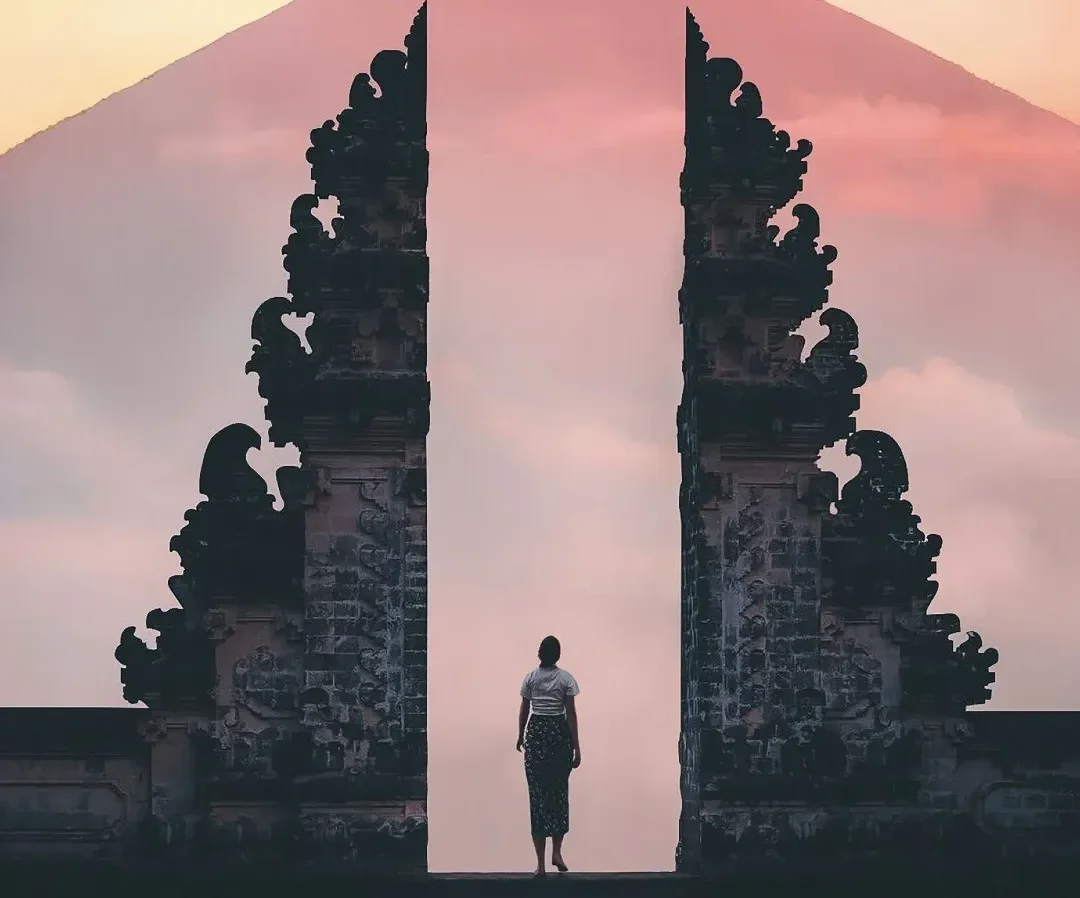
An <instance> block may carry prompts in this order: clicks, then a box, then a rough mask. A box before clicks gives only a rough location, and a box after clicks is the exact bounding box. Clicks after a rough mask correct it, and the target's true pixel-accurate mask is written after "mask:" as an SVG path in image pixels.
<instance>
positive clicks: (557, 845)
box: [551, 833, 567, 873]
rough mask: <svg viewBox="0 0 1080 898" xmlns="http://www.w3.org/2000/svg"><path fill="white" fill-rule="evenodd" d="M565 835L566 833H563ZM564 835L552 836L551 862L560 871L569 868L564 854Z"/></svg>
mask: <svg viewBox="0 0 1080 898" xmlns="http://www.w3.org/2000/svg"><path fill="white" fill-rule="evenodd" d="M563 835H565V833H564V834H563ZM562 840H563V837H562V836H552V837H551V863H552V865H553V866H554V867H555V869H556V870H558V871H559V872H560V873H565V872H566V870H567V867H566V861H564V860H563V856H562Z"/></svg>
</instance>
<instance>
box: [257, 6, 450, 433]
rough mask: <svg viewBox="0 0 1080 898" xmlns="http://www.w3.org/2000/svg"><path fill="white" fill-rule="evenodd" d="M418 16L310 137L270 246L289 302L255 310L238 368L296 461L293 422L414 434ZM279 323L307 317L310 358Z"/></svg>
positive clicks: (422, 42) (421, 225)
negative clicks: (300, 190)
mask: <svg viewBox="0 0 1080 898" xmlns="http://www.w3.org/2000/svg"><path fill="white" fill-rule="evenodd" d="M426 16H427V13H426V8H422V9H421V11H420V13H419V14H418V15H417V17H416V20H415V21H414V23H413V27H412V30H411V31H410V33H409V36H408V38H407V39H406V41H405V46H406V48H407V52H402V51H400V50H383V51H380V52H379V53H377V54H376V55H375V57H374V59H372V61H371V66H370V75H368V74H360V75H357V77H356V79H355V80H354V81H353V84H352V88H351V89H350V91H349V106H348V107H347V108H346V109H344V110H343V111H342V112H341V113H340V114H339V115H338V117H337V119H336V121H334V120H328V121H326V122H324V123H323V125H322V126H320V127H319V128H316V129H315V130H313V131H312V132H311V147H310V148H309V149H308V152H307V159H308V162H309V163H310V164H311V175H312V180H313V181H314V185H315V186H314V191H315V192H314V193H313V194H305V195H303V196H300V197H298V198H297V199H296V200H295V202H294V203H293V206H292V211H291V214H290V222H291V224H292V228H293V233H292V234H291V235H290V237H289V239H288V242H287V243H286V245H285V246H284V247H283V248H282V253H283V255H284V266H285V269H286V271H287V272H288V274H289V280H288V289H289V293H290V296H291V300H283V299H277V298H275V299H273V300H270V301H268V303H264V305H263V306H262V307H260V309H259V311H258V312H257V313H256V317H255V321H254V322H253V324H252V336H253V338H254V339H257V340H258V341H259V346H257V347H256V350H255V353H254V355H253V356H252V359H251V361H250V362H249V364H248V370H249V371H256V372H257V373H258V375H259V378H260V395H262V396H263V397H264V398H265V399H266V400H267V406H266V415H267V418H268V420H270V421H271V423H272V425H273V426H272V427H271V439H272V440H273V441H274V443H275V444H276V445H283V444H284V443H285V442H292V443H295V444H296V445H297V446H298V447H299V448H300V450H301V452H302V453H303V452H305V451H306V450H307V449H308V443H309V441H310V438H309V436H304V435H303V434H304V433H308V434H310V428H309V429H308V430H307V431H304V430H303V428H302V426H301V424H302V421H303V420H304V418H305V417H306V418H308V419H311V420H322V421H326V422H330V424H331V426H333V427H344V428H345V430H346V431H349V432H353V433H359V432H362V431H363V430H365V429H366V428H368V427H369V426H370V425H371V423H372V422H373V421H374V420H375V419H376V418H384V417H388V418H395V419H398V420H404V421H405V422H406V424H407V427H408V428H409V431H410V432H411V433H413V434H426V432H427V428H428V424H429V417H428V406H429V403H430V390H429V387H428V384H427V379H426V376H425V372H426V366H427V336H426V332H425V322H424V313H425V309H426V306H427V284H428V261H427V255H426V252H425V246H426V239H427V236H426V219H425V210H424V194H425V191H426V187H427V170H428V158H427V148H426V129H427V124H426V102H425V99H426V77H427V75H426V71H427V59H426V55H427V51H426V30H425V29H426ZM330 198H334V199H336V201H337V204H338V216H337V217H336V218H335V219H334V220H333V222H332V223H331V228H330V230H331V231H332V233H327V230H326V229H325V228H324V227H323V225H322V224H321V223H320V221H319V220H318V218H316V216H315V215H314V209H315V207H316V206H317V205H318V203H319V202H320V200H324V199H330ZM287 313H294V314H298V315H307V314H313V319H312V321H311V323H310V325H309V327H308V329H307V332H306V336H307V340H308V344H309V345H310V347H311V353H310V354H308V353H305V352H303V350H302V348H301V347H300V345H299V341H298V340H293V339H292V335H289V334H287V333H286V332H287V330H288V329H287V328H285V327H284V325H281V324H280V318H281V316H282V315H284V314H287ZM256 331H258V333H256ZM388 372H392V374H393V376H392V377H387V376H384V375H385V374H386V373H388Z"/></svg>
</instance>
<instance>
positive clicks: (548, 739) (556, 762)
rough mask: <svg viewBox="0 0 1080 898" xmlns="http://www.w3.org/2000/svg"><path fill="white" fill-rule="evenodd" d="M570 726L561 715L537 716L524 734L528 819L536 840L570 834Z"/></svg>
mask: <svg viewBox="0 0 1080 898" xmlns="http://www.w3.org/2000/svg"><path fill="white" fill-rule="evenodd" d="M572 764H573V750H572V749H571V747H570V724H569V723H567V721H566V717H565V716H564V715H562V714H559V715H550V716H549V715H543V714H534V715H532V717H530V718H529V725H528V727H527V728H526V730H525V781H526V782H527V783H528V785H529V818H530V821H531V823H532V834H533V836H536V837H542V836H561V835H564V834H566V833H567V832H569V830H570V769H571V765H572Z"/></svg>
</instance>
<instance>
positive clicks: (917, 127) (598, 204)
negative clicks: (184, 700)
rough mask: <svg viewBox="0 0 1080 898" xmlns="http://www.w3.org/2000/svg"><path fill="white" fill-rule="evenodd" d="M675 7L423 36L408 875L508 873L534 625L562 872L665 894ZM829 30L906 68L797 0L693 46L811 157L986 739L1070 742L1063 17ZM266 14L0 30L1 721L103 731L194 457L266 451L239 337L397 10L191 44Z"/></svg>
mask: <svg viewBox="0 0 1080 898" xmlns="http://www.w3.org/2000/svg"><path fill="white" fill-rule="evenodd" d="M683 5H684V4H683V3H681V2H678V0H647V2H646V0H639V2H638V3H637V4H634V3H632V2H631V0H588V2H584V0H546V2H544V3H524V2H521V3H518V2H513V3H510V2H507V0H431V5H430V26H429V27H430V39H431V47H432V49H431V70H430V71H431V80H430V98H429V122H430V136H429V142H430V147H431V151H432V169H431V188H430V196H429V234H430V245H429V250H430V255H431V263H432V269H431V270H432V284H431V297H432V299H431V306H430V313H429V314H430V348H429V357H430V378H431V381H432V392H433V403H432V428H431V435H430V441H429V457H430V468H429V472H430V476H429V484H430V492H429V496H430V504H429V520H430V553H431V576H430V590H431V594H430V601H431V615H430V621H431V623H430V626H431V649H430V675H431V688H430V704H429V713H430V755H431V762H430V764H431V766H430V790H431V791H430V820H431V843H430V864H431V868H432V869H434V870H453V869H458V870H501V869H527V867H528V864H529V862H530V861H529V859H530V855H531V846H530V845H529V840H528V826H527V812H526V800H525V790H524V782H523V776H522V772H521V764H520V756H518V755H517V754H516V753H515V752H514V750H513V744H512V743H513V736H514V724H515V712H516V706H517V687H518V684H519V683H520V681H521V677H522V676H523V674H524V673H525V671H526V669H527V668H528V667H529V666H531V664H532V663H533V662H534V659H535V647H536V643H537V641H538V640H539V638H540V637H542V636H543V635H545V634H546V633H548V632H555V633H556V634H557V635H559V637H560V638H561V639H562V641H563V645H564V661H565V664H566V666H567V667H568V668H569V669H570V670H571V671H572V672H573V673H574V674H575V676H576V677H577V679H578V680H579V682H580V683H581V687H582V694H581V697H580V699H579V708H580V711H581V719H582V740H583V752H584V756H585V763H584V764H583V766H582V768H581V770H580V771H578V772H576V773H575V774H574V777H575V779H574V785H573V790H574V791H573V798H572V801H573V810H572V830H571V834H570V837H569V839H568V842H567V859H568V861H570V863H571V864H572V866H574V867H575V869H579V870H620V869H622V870H629V869H658V870H662V869H669V868H671V867H672V865H673V852H674V846H675V838H676V828H675V827H676V821H677V817H678V760H677V749H676V746H677V739H678V688H679V687H678V679H679V671H678V580H679V526H678V524H679V522H678V481H679V464H678V456H677V454H676V449H675V432H674V419H675V407H676V404H677V402H678V395H679V388H680V370H679V367H680V352H681V341H680V336H679V330H678V317H677V302H676V293H677V290H678V283H679V278H680V275H681V256H680V246H681V236H682V234H681V228H682V216H681V211H680V209H679V205H678V199H679V192H678V174H679V169H680V167H681V164H682V141H681V138H682V135H681V128H682V117H681V104H682V93H681V90H682V52H683V14H682V7H683ZM836 5H837V6H843V8H844V9H846V10H848V11H849V12H852V13H857V14H859V15H862V16H865V17H866V19H867V20H869V21H871V22H874V23H876V24H877V25H880V26H882V27H884V28H887V29H889V30H890V31H891V32H893V33H892V34H890V33H889V32H888V31H883V30H882V28H879V27H876V26H875V25H870V24H867V23H866V22H864V21H860V20H859V19H856V18H855V17H854V16H852V15H850V14H849V13H848V12H844V11H841V10H839V9H836V8H833V6H830V5H828V4H825V3H824V2H821V0H755V2H753V3H747V2H742V3H734V2H730V3H727V2H719V0H702V2H700V3H697V4H695V12H696V13H697V15H698V18H699V20H700V22H701V25H702V27H703V29H704V31H705V34H706V36H707V38H708V40H709V41H710V43H711V44H712V47H713V52H714V53H715V54H717V55H733V56H735V57H736V58H737V59H738V60H739V61H740V63H742V65H743V67H744V70H745V72H746V75H747V77H748V78H750V79H752V80H753V81H755V82H756V83H757V84H758V85H759V86H760V88H761V91H762V95H763V98H764V105H765V112H766V114H767V115H769V116H770V117H771V118H773V119H774V120H775V121H776V122H777V123H778V124H779V125H781V126H782V127H784V128H786V129H787V130H789V131H790V132H791V134H792V136H793V137H794V138H796V139H798V138H802V137H807V138H810V139H811V140H812V141H813V143H814V152H813V155H812V156H811V157H810V159H809V174H808V176H807V178H806V191H805V193H804V194H803V196H802V199H804V200H805V201H807V202H810V203H813V204H814V205H815V207H816V208H817V209H818V210H819V212H820V214H821V220H822V237H823V240H824V241H825V242H829V243H834V244H835V245H836V246H837V247H838V249H839V258H838V260H837V262H836V263H835V265H834V266H833V268H834V271H835V276H836V280H835V284H834V286H833V288H832V289H831V291H830V293H831V296H830V301H831V303H832V304H834V305H836V306H839V307H841V308H844V309H845V310H847V311H849V312H851V313H852V314H853V315H854V316H855V318H856V319H857V320H858V322H859V326H860V334H861V346H860V349H859V355H860V359H861V360H862V361H863V362H864V363H865V364H866V365H867V367H868V369H869V374H870V380H869V382H868V384H867V385H866V387H864V388H863V389H862V390H861V395H862V411H861V412H860V413H859V425H860V427H863V428H873V429H884V430H888V431H889V432H890V433H892V434H893V435H894V436H896V438H897V439H898V441H899V442H900V444H901V446H902V447H903V449H904V451H905V454H906V457H907V460H908V464H909V468H910V475H911V476H910V479H911V484H912V489H911V493H910V494H909V498H910V499H911V500H912V502H913V503H914V505H915V508H916V511H917V513H919V514H920V515H922V517H923V527H924V529H926V530H927V531H930V532H936V533H939V534H941V535H942V537H943V540H944V548H943V551H942V555H941V559H940V562H939V577H938V579H939V580H940V582H941V590H940V593H939V598H938V599H937V600H936V601H935V603H934V606H933V608H932V610H934V611H953V612H956V613H958V614H959V615H960V617H961V620H962V622H963V625H964V627H965V628H972V629H978V630H979V631H980V632H981V633H982V635H983V637H984V640H985V642H986V643H987V644H988V645H992V646H995V647H997V648H998V649H1000V651H1001V662H1000V663H999V664H998V666H997V674H998V681H997V684H996V686H995V692H994V696H995V698H994V701H993V703H992V705H991V707H994V708H998V709H1010V708H1011V709H1031V708H1048V709H1060V708H1069V707H1078V706H1080V699H1078V696H1080V660H1078V658H1077V654H1076V651H1075V641H1076V637H1075V634H1076V633H1077V631H1078V630H1080V596H1078V595H1077V588H1076V585H1075V584H1076V575H1075V558H1076V550H1075V543H1076V539H1077V535H1078V533H1080V529H1078V526H1077V524H1076V508H1078V507H1080V393H1078V391H1077V390H1076V389H1075V384H1076V383H1080V354H1078V353H1077V352H1076V350H1075V346H1074V342H1075V336H1074V335H1075V334H1076V333H1077V332H1080V296H1078V291H1080V287H1078V286H1077V285H1078V284H1080V257H1078V255H1077V252H1076V247H1077V246H1080V224H1078V219H1077V216H1076V212H1075V210H1076V208H1077V205H1078V204H1080V127H1078V126H1077V125H1075V124H1071V123H1070V122H1069V121H1065V120H1063V119H1062V118H1060V117H1059V116H1064V117H1066V118H1069V119H1071V120H1072V121H1073V122H1080V69H1078V65H1080V63H1078V62H1077V57H1076V54H1075V53H1074V52H1073V47H1072V46H1071V45H1069V46H1067V45H1066V40H1067V39H1069V38H1073V39H1074V38H1075V34H1076V33H1077V31H1078V26H1080V22H1078V21H1077V18H1078V13H1077V11H1076V10H1077V9H1080V5H1077V4H1076V3H1075V2H1074V0H1056V2H1055V0H905V2H904V3H902V4H901V3H895V2H892V0H844V2H843V3H838V4H836ZM281 6H282V4H280V3H275V2H261V3H260V2H257V0H229V2H227V3H225V2H221V0H175V2H174V0H155V2H153V3H150V2H147V0H93V2H89V0H87V2H84V0H68V2H60V0H35V2H28V3H24V4H15V3H5V4H3V7H2V9H0V78H2V79H3V80H2V83H4V84H5V85H6V87H7V89H6V90H5V99H4V103H5V106H4V115H3V116H2V117H0V147H4V146H12V145H16V146H14V148H13V149H11V150H10V151H9V152H6V153H4V154H3V155H0V302H2V303H3V311H4V317H3V328H2V329H0V434H2V435H3V438H2V439H0V596H3V601H4V603H5V609H7V611H6V613H7V617H6V618H5V626H4V627H3V628H0V705H28V704H29V705H33V704H42V705H68V704H75V705H115V704H119V703H120V702H121V698H120V684H119V681H118V669H117V665H116V663H115V661H114V659H113V657H112V652H113V648H114V646H115V644H116V640H117V639H118V637H119V633H120V631H121V630H122V629H123V627H125V626H127V625H128V624H141V623H142V621H143V619H144V617H145V614H146V612H147V611H148V610H150V609H151V608H154V607H158V606H168V605H170V604H171V602H172V599H171V596H170V595H169V594H168V591H167V589H166V586H165V583H166V580H167V578H168V576H169V575H170V574H172V573H175V572H176V570H177V558H176V556H175V555H170V554H169V552H168V544H169V539H170V537H171V536H172V535H173V534H174V533H175V532H176V531H177V530H178V529H179V527H180V526H181V525H182V522H183V521H182V517H183V512H184V509H186V508H188V507H189V506H191V505H193V504H195V502H197V501H198V498H199V497H198V495H197V482H198V470H199V464H200V462H201V458H202V452H203V449H204V447H205V444H206V440H207V439H208V438H209V436H210V435H211V434H212V433H214V432H215V431H217V430H218V429H219V428H221V427H222V426H224V425H226V424H229V423H231V422H232V421H245V422H247V423H250V424H252V425H255V426H257V427H259V428H260V429H262V431H263V432H264V433H265V427H264V424H263V418H262V406H261V402H260V400H259V398H258V395H257V393H256V383H255V382H254V379H253V378H252V377H245V376H244V374H243V370H244V364H245V362H246V361H247V358H248V355H249V353H250V350H251V340H250V337H249V333H250V320H251V314H252V312H253V311H254V309H255V308H256V306H258V304H259V303H260V302H261V301H262V300H263V299H265V298H266V297H268V296H272V295H275V294H280V293H281V292H282V291H283V289H284V277H283V272H282V269H281V255H280V247H281V245H282V244H283V243H284V242H285V240H286V238H287V236H288V220H289V205H290V203H291V201H292V199H293V198H294V197H295V196H296V195H298V194H300V193H304V192H307V191H308V190H309V189H310V180H309V169H308V166H307V164H306V162H305V161H304V151H305V149H306V146H307V141H308V132H309V130H310V129H311V128H312V127H314V126H316V125H318V124H319V123H321V122H322V121H323V120H324V119H326V118H330V117H333V116H334V115H336V114H337V112H338V111H339V110H340V109H341V108H342V106H343V105H344V104H345V102H346V98H347V94H348V88H349V84H350V82H351V80H352V77H353V75H354V74H355V73H356V72H357V71H360V70H363V69H365V68H366V66H367V65H368V62H369V60H370V58H371V56H372V54H373V53H374V52H375V51H377V50H379V49H382V48H385V47H397V46H400V43H401V39H402V37H403V35H404V33H405V31H406V30H407V28H408V26H409V23H410V22H411V20H412V16H413V14H414V12H415V6H416V3H415V2H414V0H378V2H376V0H372V2H370V3H369V4H364V3H361V2H359V0H297V2H295V3H293V4H290V5H289V6H286V7H284V8H280V9H278V10H277V12H275V13H274V14H273V15H270V16H268V17H267V18H265V19H262V20H260V21H256V22H254V24H251V25H249V26H247V27H245V28H242V29H241V30H239V31H236V32H235V33H231V34H229V35H228V36H227V37H226V38H225V39H223V40H221V41H220V42H218V43H216V44H212V45H210V46H206V45H208V44H211V42H213V41H214V40H215V39H216V38H218V37H219V36H221V35H223V34H225V33H226V32H229V31H230V30H231V29H234V28H237V27H239V26H241V25H243V24H244V23H245V22H248V21H250V20H253V19H256V18H257V17H258V16H260V15H263V14H264V13H266V12H268V11H270V10H272V9H274V8H275V7H281ZM631 7H632V12H633V14H626V10H627V9H629V8H631ZM223 9H227V10H228V16H226V15H225V13H224V12H223V11H222V10H223ZM91 10H92V14H91ZM894 35H899V36H900V37H903V38H906V39H910V40H913V41H915V42H916V43H918V44H919V45H921V46H922V47H925V48H928V49H929V50H931V51H932V53H928V52H925V51H924V50H922V49H920V48H919V47H917V46H913V45H911V44H908V43H906V42H905V41H904V40H901V39H900V38H898V37H895V36H894ZM199 47H204V49H202V50H201V51H200V52H198V53H193V51H195V50H196V49H198V48H199ZM189 53H193V55H190V56H187V54H189ZM934 54H936V56H935V55H934ZM185 56H186V58H184V57H185ZM938 57H942V58H938ZM174 60H179V61H178V62H176V63H175V64H173V65H169V66H168V67H167V68H164V69H163V70H162V71H158V72H157V74H155V75H154V76H153V77H152V78H149V79H148V80H141V79H144V78H146V76H149V75H151V74H152V73H153V72H155V71H156V70H159V69H162V67H165V66H167V65H168V64H169V63H171V62H173V61H174ZM946 60H948V61H946ZM950 63H957V64H958V65H959V66H962V67H963V69H967V70H969V71H970V72H974V73H975V74H976V75H978V76H979V77H981V78H984V79H987V80H989V81H991V82H994V83H995V84H997V85H999V86H1000V87H1003V88H1006V89H1008V90H1010V91H1013V92H1014V93H1016V94H1019V95H1020V97H1017V96H1012V95H1010V94H1008V93H1006V92H1005V91H1002V90H997V89H995V88H992V87H990V86H989V85H987V84H985V83H982V82H979V81H978V80H977V79H976V78H974V77H973V76H970V75H968V74H966V73H965V71H963V69H962V68H958V67H957V66H956V65H952V64H950ZM136 82H141V83H136ZM132 84H134V85H135V86H134V87H131V89H130V90H123V88H125V87H127V86H129V85H132ZM12 87H14V88H15V89H14V90H12V89H11V88H12ZM116 91H121V92H120V93H114V92H116ZM110 94H114V95H113V96H109V97H108V99H107V100H105V101H104V102H101V103H100V104H98V105H97V106H94V104H95V103H97V102H98V101H99V100H102V98H104V97H106V96H108V95H110ZM1021 97H1022V98H1023V99H1021ZM1025 101H1026V102H1025ZM1032 104H1034V105H1032ZM89 107H94V108H89ZM1037 107H1041V109H1040V108H1037ZM84 109H88V111H86V112H85V114H83V115H76V116H75V117H74V118H71V119H69V120H66V121H63V122H62V123H61V124H60V125H59V126H57V127H55V128H53V129H52V130H48V131H45V133H37V132H41V131H42V130H43V129H46V128H48V127H49V126H50V125H52V124H53V123H54V122H56V121H58V120H60V119H64V118H65V117H67V116H72V115H74V114H75V113H78V112H80V111H82V110H84ZM1044 109H1046V110H1052V111H1053V112H1056V113H1057V114H1058V115H1053V114H1050V113H1048V112H1044V111H1042V110H1044ZM35 134H36V136H34V137H33V138H32V139H29V140H27V139H26V138H28V137H30V136H31V135H35ZM20 142H21V143H20ZM783 216H784V213H782V215H781V223H782V224H785V226H786V220H785V219H784V217H783ZM804 332H805V333H806V334H807V336H808V337H809V338H810V340H811V341H812V340H814V339H816V338H817V336H819V335H820V333H821V329H820V328H818V327H817V326H816V325H815V324H813V323H810V324H808V325H807V326H806V328H805V329H804ZM252 461H253V463H254V464H255V465H256V467H257V468H258V470H259V471H260V473H262V474H263V475H264V476H272V474H273V471H274V469H275V468H276V467H277V466H278V465H282V464H288V463H292V462H294V461H295V453H290V452H288V451H284V450H282V451H277V450H271V449H264V450H262V451H261V452H258V453H252ZM852 462H853V459H850V458H845V457H844V455H843V450H842V448H841V449H834V450H830V451H829V452H828V453H827V454H826V457H825V458H824V459H823V464H825V465H826V466H828V467H830V468H832V469H834V470H837V471H838V472H840V473H841V475H842V476H843V477H844V478H847V477H849V476H850V475H851V474H852V473H853V470H852ZM140 632H142V631H141V630H140ZM144 635H147V636H149V634H144ZM628 734H630V737H629V738H628ZM627 783H632V784H633V788H632V789H630V788H628V787H627V785H626V784H627Z"/></svg>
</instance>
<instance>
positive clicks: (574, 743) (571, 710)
mask: <svg viewBox="0 0 1080 898" xmlns="http://www.w3.org/2000/svg"><path fill="white" fill-rule="evenodd" d="M565 702H566V722H567V723H568V724H569V725H570V747H571V748H572V749H573V750H574V766H575V767H577V765H578V764H580V763H581V744H580V743H579V742H578V727H577V705H576V704H575V703H574V697H573V696H572V695H568V696H566V699H565Z"/></svg>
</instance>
